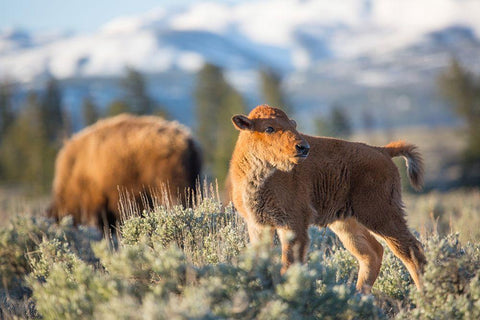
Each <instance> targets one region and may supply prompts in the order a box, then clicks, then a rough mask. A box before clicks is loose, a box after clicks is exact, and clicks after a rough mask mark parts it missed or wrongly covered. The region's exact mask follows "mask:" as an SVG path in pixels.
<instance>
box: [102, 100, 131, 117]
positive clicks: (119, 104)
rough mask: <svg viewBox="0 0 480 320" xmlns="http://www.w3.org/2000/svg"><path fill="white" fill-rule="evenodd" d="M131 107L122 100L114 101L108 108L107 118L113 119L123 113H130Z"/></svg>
mask: <svg viewBox="0 0 480 320" xmlns="http://www.w3.org/2000/svg"><path fill="white" fill-rule="evenodd" d="M130 112H131V110H130V108H129V106H128V105H127V104H126V103H125V101H122V100H114V101H112V102H111V103H110V104H109V105H108V107H107V117H113V116H116V115H119V114H121V113H130Z"/></svg>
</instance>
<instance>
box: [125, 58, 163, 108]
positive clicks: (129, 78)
mask: <svg viewBox="0 0 480 320" xmlns="http://www.w3.org/2000/svg"><path fill="white" fill-rule="evenodd" d="M121 85H122V88H123V89H124V90H125V102H126V104H128V105H129V106H130V109H131V110H132V112H133V113H135V114H152V113H153V112H154V111H155V102H154V101H153V99H152V98H151V97H150V96H149V95H148V92H147V84H146V81H145V78H144V77H143V75H142V74H141V73H140V72H138V71H137V70H135V69H134V68H132V67H127V70H126V74H125V77H124V78H123V79H122V80H121Z"/></svg>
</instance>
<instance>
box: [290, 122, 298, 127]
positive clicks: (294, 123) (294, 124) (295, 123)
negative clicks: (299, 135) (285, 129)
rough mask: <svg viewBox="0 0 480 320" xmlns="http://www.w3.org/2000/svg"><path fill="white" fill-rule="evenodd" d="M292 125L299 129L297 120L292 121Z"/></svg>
mask: <svg viewBox="0 0 480 320" xmlns="http://www.w3.org/2000/svg"><path fill="white" fill-rule="evenodd" d="M290 123H291V124H292V126H293V127H294V128H295V129H296V128H297V121H295V120H290Z"/></svg>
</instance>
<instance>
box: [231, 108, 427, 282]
mask: <svg viewBox="0 0 480 320" xmlns="http://www.w3.org/2000/svg"><path fill="white" fill-rule="evenodd" d="M232 121H233V124H234V125H235V127H236V128H237V129H239V130H240V135H239V137H238V141H237V144H236V146H235V150H234V152H233V156H232V160H231V164H230V179H231V184H232V198H233V203H234V205H235V207H236V208H237V209H238V211H239V212H240V214H241V215H242V216H243V218H244V219H245V220H246V223H247V225H248V233H249V236H250V240H251V241H257V240H258V238H259V236H260V235H261V234H263V231H262V230H265V229H269V230H270V231H271V232H272V233H273V232H274V231H275V230H276V231H277V233H278V236H279V238H280V242H281V245H282V263H283V268H282V271H283V272H284V271H285V270H286V269H287V268H288V266H289V265H290V264H291V263H293V262H295V261H299V262H302V261H303V260H304V257H305V253H306V250H307V248H308V241H309V238H308V227H309V225H317V226H321V227H324V226H328V227H330V228H331V229H332V230H333V231H334V232H335V233H336V234H337V235H338V236H339V238H340V240H341V241H342V242H343V244H344V245H345V248H347V250H349V251H350V252H351V253H352V254H353V255H354V256H355V257H356V259H357V260H358V262H359V266H360V269H359V273H358V281H357V289H358V290H359V291H362V292H369V291H370V288H371V287H372V285H373V283H374V282H375V280H376V278H377V276H378V273H379V271H380V266H381V263H382V255H383V247H382V245H381V244H380V243H379V242H378V241H377V240H376V239H375V237H374V236H373V235H378V236H380V237H381V238H383V239H384V240H385V241H386V243H387V245H388V246H389V247H390V248H391V249H392V251H393V253H394V254H395V255H396V256H397V257H399V258H400V259H401V260H402V261H403V263H404V264H405V265H406V267H407V269H408V271H409V272H410V274H411V276H412V278H413V280H414V281H415V284H416V285H417V287H419V288H420V287H421V273H422V270H423V267H424V265H425V263H426V260H425V257H424V254H423V250H422V246H421V244H420V242H419V241H417V239H416V238H415V237H414V236H413V235H412V234H411V233H410V231H409V230H408V227H407V224H406V221H405V218H404V211H403V204H402V199H401V185H400V175H399V173H398V169H397V167H396V166H395V164H394V163H393V162H392V159H391V158H392V157H396V156H404V157H405V158H406V159H407V165H408V175H409V178H410V181H411V183H412V185H413V186H414V187H415V188H420V187H421V185H422V176H423V167H422V160H421V157H420V154H419V153H418V152H417V151H416V148H415V146H413V145H408V144H405V143H403V142H396V143H391V144H389V145H387V146H385V147H373V146H369V145H366V144H363V143H354V142H348V141H343V140H338V139H333V138H325V137H311V136H307V135H304V134H301V133H299V132H298V131H297V130H296V124H295V121H293V120H290V119H289V118H288V117H287V115H286V114H285V113H284V112H283V111H281V110H280V109H276V108H271V107H269V106H259V107H257V108H255V109H254V110H252V112H251V113H250V114H249V116H248V117H247V116H243V115H237V116H234V117H233V118H232ZM290 234H291V235H290Z"/></svg>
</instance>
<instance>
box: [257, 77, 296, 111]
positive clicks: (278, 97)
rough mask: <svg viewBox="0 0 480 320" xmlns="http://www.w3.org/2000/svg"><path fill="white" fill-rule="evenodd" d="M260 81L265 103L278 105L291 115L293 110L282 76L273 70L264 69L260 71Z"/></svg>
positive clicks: (273, 105)
mask: <svg viewBox="0 0 480 320" xmlns="http://www.w3.org/2000/svg"><path fill="white" fill-rule="evenodd" d="M260 82H261V86H262V95H263V99H264V101H265V102H264V103H266V104H268V105H270V106H272V107H278V108H280V109H282V110H283V111H285V112H286V113H287V114H288V115H290V113H292V112H293V110H292V108H291V107H290V106H289V105H288V103H287V101H286V98H285V94H284V92H283V90H282V79H281V77H280V76H279V75H278V74H277V73H275V72H274V71H273V70H270V69H263V70H261V71H260Z"/></svg>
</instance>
